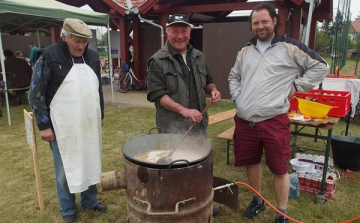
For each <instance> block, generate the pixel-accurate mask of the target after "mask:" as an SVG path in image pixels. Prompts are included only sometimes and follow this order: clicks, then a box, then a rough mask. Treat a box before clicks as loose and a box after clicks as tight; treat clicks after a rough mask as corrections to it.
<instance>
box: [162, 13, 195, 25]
mask: <svg viewBox="0 0 360 223" xmlns="http://www.w3.org/2000/svg"><path fill="white" fill-rule="evenodd" d="M176 23H182V24H186V25H188V26H190V25H191V24H190V22H189V19H188V18H187V17H186V15H183V14H176V15H171V16H169V18H168V20H167V22H166V27H168V26H171V25H174V24H176Z"/></svg>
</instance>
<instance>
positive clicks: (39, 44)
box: [35, 28, 41, 62]
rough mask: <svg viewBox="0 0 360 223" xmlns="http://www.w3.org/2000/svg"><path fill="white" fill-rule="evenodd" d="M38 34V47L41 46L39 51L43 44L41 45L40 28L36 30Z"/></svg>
mask: <svg viewBox="0 0 360 223" xmlns="http://www.w3.org/2000/svg"><path fill="white" fill-rule="evenodd" d="M36 34H37V39H38V46H39V49H40V48H41V43H40V36H39V29H38V28H36ZM35 62H36V61H35Z"/></svg>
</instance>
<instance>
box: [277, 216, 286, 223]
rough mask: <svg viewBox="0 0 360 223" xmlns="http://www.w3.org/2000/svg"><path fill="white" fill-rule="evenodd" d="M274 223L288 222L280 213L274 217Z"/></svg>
mask: <svg viewBox="0 0 360 223" xmlns="http://www.w3.org/2000/svg"><path fill="white" fill-rule="evenodd" d="M275 223H289V220H288V219H287V218H285V217H284V216H282V215H280V216H279V217H277V218H275Z"/></svg>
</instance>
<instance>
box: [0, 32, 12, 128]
mask: <svg viewBox="0 0 360 223" xmlns="http://www.w3.org/2000/svg"><path fill="white" fill-rule="evenodd" d="M0 60H1V68H2V75H3V80H4V82H5V100H6V113H7V118H8V123H9V126H10V125H11V118H10V106H9V97H8V87H7V82H6V70H5V63H4V60H5V56H4V50H3V47H2V39H1V29H0Z"/></svg>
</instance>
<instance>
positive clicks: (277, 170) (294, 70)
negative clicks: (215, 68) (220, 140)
mask: <svg viewBox="0 0 360 223" xmlns="http://www.w3.org/2000/svg"><path fill="white" fill-rule="evenodd" d="M250 25H251V31H252V32H253V34H254V36H255V37H254V38H252V39H251V40H250V41H249V43H247V44H246V45H245V46H243V47H242V49H241V50H240V51H239V53H238V55H237V57H236V60H235V64H234V67H233V68H232V69H231V71H230V74H229V87H230V94H231V99H232V101H233V103H234V104H235V105H236V107H237V115H235V117H234V120H235V132H234V154H235V164H234V165H235V166H239V167H246V173H247V178H248V181H249V184H250V185H251V186H252V187H253V188H255V190H256V191H257V192H259V193H261V178H262V173H261V165H260V162H261V156H262V153H263V148H264V150H265V154H266V164H267V166H268V167H269V169H270V171H271V172H272V174H273V186H274V190H275V196H276V202H277V208H278V210H279V211H280V212H282V213H284V214H285V213H286V207H287V203H288V195H289V175H288V170H287V164H288V159H289V158H290V155H291V151H290V148H289V144H290V137H291V132H290V121H289V119H288V117H287V111H288V108H289V105H290V102H289V99H291V98H292V97H293V96H294V94H295V92H296V91H302V92H306V91H308V90H311V89H312V88H314V87H315V86H316V85H318V84H320V83H321V82H322V80H323V79H324V78H325V76H326V74H327V71H328V65H327V63H326V62H325V61H324V60H323V59H322V58H321V57H320V56H319V55H318V54H316V53H315V52H314V51H312V50H311V49H309V48H308V47H306V46H305V45H304V44H302V43H300V42H298V41H296V40H293V39H290V38H287V37H283V36H280V35H278V34H277V33H276V31H277V29H278V27H279V26H280V25H281V22H280V17H279V16H278V15H277V14H276V11H275V9H274V8H273V7H272V6H270V5H268V4H266V3H264V4H260V5H257V6H256V7H255V9H254V10H253V11H252V13H251V15H250ZM297 77H299V78H297ZM264 209H265V204H264V201H263V200H262V199H261V198H260V197H259V196H257V195H254V196H253V198H252V200H251V202H250V204H249V206H248V207H247V209H246V211H245V214H244V215H245V217H248V218H254V217H255V216H257V215H258V213H259V212H260V211H263V210H264ZM275 222H278V223H282V222H285V223H286V222H289V220H288V219H287V218H286V217H284V216H282V215H279V214H277V216H276V218H275Z"/></svg>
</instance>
